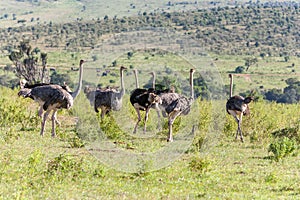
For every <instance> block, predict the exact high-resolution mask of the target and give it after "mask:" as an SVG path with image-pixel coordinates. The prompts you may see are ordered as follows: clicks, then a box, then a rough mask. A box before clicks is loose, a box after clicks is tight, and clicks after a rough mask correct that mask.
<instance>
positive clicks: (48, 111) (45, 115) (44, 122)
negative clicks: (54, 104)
mask: <svg viewBox="0 0 300 200" xmlns="http://www.w3.org/2000/svg"><path fill="white" fill-rule="evenodd" d="M50 111H51V110H47V111H46V112H45V113H44V117H43V120H42V129H41V134H40V135H41V136H44V131H45V125H46V120H47V117H48V115H49V113H50Z"/></svg>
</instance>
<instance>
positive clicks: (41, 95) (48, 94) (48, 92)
mask: <svg viewBox="0 0 300 200" xmlns="http://www.w3.org/2000/svg"><path fill="white" fill-rule="evenodd" d="M83 63H84V61H83V60H80V64H79V81H78V86H77V89H76V90H75V91H74V92H70V91H67V90H66V89H64V88H63V87H62V86H60V85H55V84H45V85H43V84H42V85H40V86H36V87H33V88H21V89H20V91H19V92H18V95H19V96H23V97H24V98H27V97H29V98H31V99H33V100H34V101H36V102H38V103H39V105H40V107H42V108H43V110H42V111H41V110H40V111H39V115H40V116H42V113H43V111H45V113H44V115H43V119H42V128H41V132H40V134H41V136H43V135H44V131H45V125H46V120H47V117H48V115H49V113H50V112H51V111H53V113H52V117H51V120H52V134H51V135H52V137H55V136H56V133H55V123H57V117H56V113H57V110H58V109H61V108H65V109H69V108H71V107H72V106H73V102H74V99H75V98H76V97H77V96H78V94H79V92H80V90H81V86H82V72H83ZM40 112H41V113H40Z"/></svg>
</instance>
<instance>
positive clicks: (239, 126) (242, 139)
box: [238, 113, 244, 142]
mask: <svg viewBox="0 0 300 200" xmlns="http://www.w3.org/2000/svg"><path fill="white" fill-rule="evenodd" d="M242 118H243V113H241V114H240V120H239V123H238V131H239V132H240V138H241V141H242V142H244V138H243V134H242V129H241V125H242Z"/></svg>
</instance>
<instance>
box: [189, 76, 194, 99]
mask: <svg viewBox="0 0 300 200" xmlns="http://www.w3.org/2000/svg"><path fill="white" fill-rule="evenodd" d="M193 80H194V72H191V73H190V87H191V91H190V93H191V94H190V95H191V101H194V81H193Z"/></svg>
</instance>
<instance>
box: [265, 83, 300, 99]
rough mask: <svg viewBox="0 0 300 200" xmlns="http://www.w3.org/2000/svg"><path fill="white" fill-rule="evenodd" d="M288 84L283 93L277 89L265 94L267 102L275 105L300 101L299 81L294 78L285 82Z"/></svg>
mask: <svg viewBox="0 0 300 200" xmlns="http://www.w3.org/2000/svg"><path fill="white" fill-rule="evenodd" d="M285 82H286V84H288V86H287V87H285V88H284V90H283V92H282V91H281V90H279V89H272V90H269V91H267V92H265V94H264V95H265V98H266V99H267V100H269V101H276V102H277V103H297V102H299V100H300V81H298V80H297V79H296V78H289V79H287V80H286V81H285Z"/></svg>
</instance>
